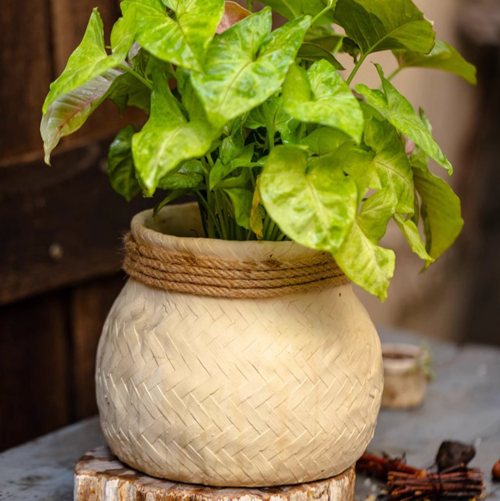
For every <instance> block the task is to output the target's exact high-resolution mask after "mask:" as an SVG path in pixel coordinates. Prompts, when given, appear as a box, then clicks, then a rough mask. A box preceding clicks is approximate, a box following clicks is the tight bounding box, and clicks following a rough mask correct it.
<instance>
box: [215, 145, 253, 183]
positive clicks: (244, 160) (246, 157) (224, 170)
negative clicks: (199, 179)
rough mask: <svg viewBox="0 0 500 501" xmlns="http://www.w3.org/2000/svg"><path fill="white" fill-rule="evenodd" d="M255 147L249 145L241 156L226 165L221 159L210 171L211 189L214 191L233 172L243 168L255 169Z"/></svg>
mask: <svg viewBox="0 0 500 501" xmlns="http://www.w3.org/2000/svg"><path fill="white" fill-rule="evenodd" d="M253 150H254V145H253V144H249V145H247V146H246V147H245V148H244V149H243V150H242V152H241V154H240V155H239V156H238V157H236V158H233V159H232V160H231V161H230V162H229V163H228V164H225V163H224V162H223V161H222V159H221V158H219V159H218V160H217V162H216V163H215V165H214V166H213V167H212V169H211V170H210V189H211V190H213V189H214V188H215V187H216V186H217V185H218V184H219V183H220V182H221V181H222V180H223V179H226V178H227V177H228V176H229V175H230V174H231V173H232V172H234V171H235V170H236V169H239V168H241V167H254V166H255V164H252V157H253Z"/></svg>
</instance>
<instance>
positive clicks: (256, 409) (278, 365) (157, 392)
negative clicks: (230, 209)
mask: <svg viewBox="0 0 500 501" xmlns="http://www.w3.org/2000/svg"><path fill="white" fill-rule="evenodd" d="M132 232H133V235H134V237H135V239H136V240H138V241H147V242H150V243H154V245H157V246H160V247H162V248H163V249H167V250H169V251H172V252H187V253H191V254H193V255H195V256H217V257H218V258H223V259H228V260H232V261H235V260H244V261H265V260H269V257H270V256H273V259H277V260H295V259H297V258H298V257H301V256H304V255H311V254H312V253H315V252H316V251H313V250H311V249H306V248H305V247H302V246H300V245H297V244H295V243H293V242H280V243H271V242H228V241H222V240H212V239H206V238H197V236H199V235H202V229H201V223H200V219H199V214H198V210H197V206H196V205H192V204H190V205H185V206H181V207H179V206H178V207H171V208H166V209H165V210H163V211H162V213H161V214H160V216H159V218H158V220H157V221H154V220H153V219H152V214H151V212H149V211H148V212H143V213H141V214H139V215H137V216H136V217H135V218H134V220H133V222H132ZM96 379H97V399H98V404H99V411H100V416H101V424H102V428H103V431H104V434H105V436H106V438H107V440H108V443H109V446H110V447H111V449H112V451H113V452H114V454H116V455H117V456H118V458H119V459H120V460H121V461H123V462H125V463H127V464H129V465H130V466H132V467H134V468H136V469H138V470H141V471H143V472H145V473H147V474H149V475H152V476H155V477H162V478H167V479H170V480H176V481H181V482H187V483H196V484H205V485H213V486H241V487H249V486H252V487H258V486H273V485H285V484H297V483H304V482H311V481H314V480H319V479H325V478H329V477H332V476H335V475H337V474H340V473H342V472H344V471H345V470H347V469H348V468H350V467H351V466H352V465H353V464H354V463H355V462H356V460H357V459H358V458H359V457H360V456H361V455H362V453H363V452H364V451H365V448H366V447H367V445H368V443H369V442H370V440H371V438H372V436H373V431H374V428H375V424H376V420H377V415H378V411H379V407H380V401H381V396H382V386H383V381H382V379H383V370H382V357H381V348H380V343H379V339H378V335H377V332H376V331H375V328H374V326H373V324H372V322H371V321H370V318H369V317H368V314H367V313H366V311H365V309H364V308H363V306H362V305H361V304H360V302H359V301H358V299H357V298H356V296H355V295H354V293H353V291H352V289H351V286H350V285H343V286H339V287H329V288H323V289H316V290H312V291H309V292H306V293H294V294H289V295H283V296H279V297H277V298H272V299H252V300H249V299H232V298H231V299H229V298H222V299H220V298H213V297H205V296H196V295H190V294H183V293H177V292H166V291H163V290H159V289H153V288H150V287H148V286H146V285H143V284H142V283H139V282H138V281H136V280H133V279H129V281H128V283H127V284H126V285H125V287H124V289H123V291H122V292H121V294H120V296H119V297H118V299H117V300H116V302H115V304H114V306H113V308H112V310H111V312H110V314H109V317H108V320H107V322H106V325H105V326H104V330H103V334H102V337H101V341H100V345H99V352H98V357H97V375H96Z"/></svg>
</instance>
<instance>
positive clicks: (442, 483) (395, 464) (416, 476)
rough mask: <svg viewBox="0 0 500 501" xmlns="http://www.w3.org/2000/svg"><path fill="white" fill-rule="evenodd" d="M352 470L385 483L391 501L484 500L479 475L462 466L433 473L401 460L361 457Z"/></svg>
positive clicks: (481, 475) (372, 456)
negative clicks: (354, 469)
mask: <svg viewBox="0 0 500 501" xmlns="http://www.w3.org/2000/svg"><path fill="white" fill-rule="evenodd" d="M356 469H357V471H359V472H362V473H365V474H366V475H369V476H372V477H376V478H378V479H380V480H384V481H387V493H388V495H389V498H390V499H391V500H394V501H423V500H431V501H440V500H446V499H450V498H453V499H459V500H460V499H461V500H471V499H478V498H481V497H483V496H484V482H483V473H482V472H481V470H479V469H476V468H467V467H466V466H465V465H464V464H462V465H459V466H455V467H453V468H449V469H447V470H444V471H442V472H441V473H433V472H430V471H427V470H421V469H418V468H414V467H413V466H409V465H407V464H406V462H405V459H404V458H390V457H388V456H385V457H380V456H375V455H373V454H364V455H363V456H362V457H361V459H360V460H359V461H358V463H357V464H356Z"/></svg>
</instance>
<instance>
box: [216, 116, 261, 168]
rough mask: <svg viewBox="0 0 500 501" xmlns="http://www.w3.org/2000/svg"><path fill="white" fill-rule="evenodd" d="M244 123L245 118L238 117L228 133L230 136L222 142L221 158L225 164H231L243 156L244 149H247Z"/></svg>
mask: <svg viewBox="0 0 500 501" xmlns="http://www.w3.org/2000/svg"><path fill="white" fill-rule="evenodd" d="M244 123H245V117H238V118H237V119H236V120H234V121H233V122H232V124H231V126H230V127H229V130H228V131H227V132H228V133H229V135H228V136H227V137H225V138H224V139H223V140H222V143H221V145H220V149H219V156H220V159H221V161H222V162H223V163H224V164H230V163H231V162H232V161H233V160H234V159H235V158H236V157H238V156H239V155H240V154H241V152H242V151H243V148H244V147H245V133H244V130H243V124H244ZM252 153H253V148H252Z"/></svg>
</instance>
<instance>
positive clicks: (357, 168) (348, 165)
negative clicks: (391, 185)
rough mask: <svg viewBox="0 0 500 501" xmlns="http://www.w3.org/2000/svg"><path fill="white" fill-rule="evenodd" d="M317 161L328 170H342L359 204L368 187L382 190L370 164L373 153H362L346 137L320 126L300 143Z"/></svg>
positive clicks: (334, 130)
mask: <svg viewBox="0 0 500 501" xmlns="http://www.w3.org/2000/svg"><path fill="white" fill-rule="evenodd" d="M301 144H302V145H304V146H307V147H308V148H309V150H310V151H311V152H312V153H314V154H315V155H317V156H318V157H319V158H313V159H312V161H311V162H312V164H314V163H315V162H317V161H320V162H325V163H326V162H328V163H329V165H330V168H332V169H340V170H343V171H344V172H345V173H346V174H349V176H350V177H352V179H353V180H354V182H355V183H356V187H357V190H358V205H359V204H360V203H361V201H362V199H363V197H364V196H365V194H366V192H367V191H368V189H369V188H372V189H375V190H377V189H380V188H381V187H382V185H381V183H380V179H379V176H378V174H377V172H376V170H375V166H374V163H373V157H374V154H373V152H368V151H364V150H362V149H361V148H360V147H359V146H357V145H356V143H355V142H354V141H353V140H352V139H351V138H350V137H349V136H347V135H346V134H344V133H343V132H340V131H339V130H336V129H331V128H329V127H320V128H319V129H316V130H315V131H314V132H312V133H311V134H309V136H307V137H306V138H304V139H303V140H302V141H301Z"/></svg>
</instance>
